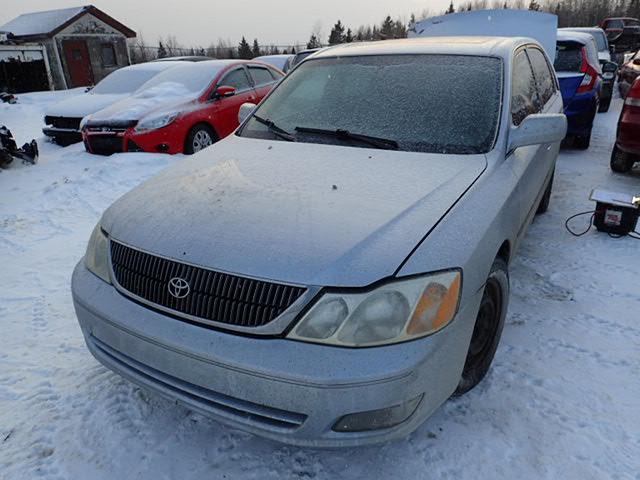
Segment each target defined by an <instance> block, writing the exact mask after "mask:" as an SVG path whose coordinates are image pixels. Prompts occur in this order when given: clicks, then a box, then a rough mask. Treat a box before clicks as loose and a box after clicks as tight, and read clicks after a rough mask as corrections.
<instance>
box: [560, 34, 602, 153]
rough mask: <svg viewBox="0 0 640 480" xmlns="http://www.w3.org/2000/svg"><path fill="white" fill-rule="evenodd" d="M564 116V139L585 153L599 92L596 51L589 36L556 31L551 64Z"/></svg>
mask: <svg viewBox="0 0 640 480" xmlns="http://www.w3.org/2000/svg"><path fill="white" fill-rule="evenodd" d="M554 66H555V69H556V73H557V75H558V80H559V82H560V91H561V92H562V100H563V101H564V113H565V115H566V116H567V121H568V130H567V137H571V138H573V140H574V142H573V144H574V146H575V147H577V148H579V149H583V150H586V149H587V148H589V143H590V142H591V129H592V128H593V120H594V118H595V116H596V113H597V112H598V107H599V103H600V90H601V89H602V80H601V75H602V74H601V70H600V64H599V61H598V50H597V46H596V45H595V42H594V40H593V37H592V36H591V35H589V34H586V33H579V32H565V31H561V32H558V41H557V46H556V60H555V62H554Z"/></svg>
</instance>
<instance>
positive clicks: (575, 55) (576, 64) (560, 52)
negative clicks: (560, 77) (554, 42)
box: [553, 42, 582, 72]
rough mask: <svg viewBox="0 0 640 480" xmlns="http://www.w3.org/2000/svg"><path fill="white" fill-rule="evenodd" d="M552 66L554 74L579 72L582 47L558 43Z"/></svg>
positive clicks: (576, 44) (575, 44)
mask: <svg viewBox="0 0 640 480" xmlns="http://www.w3.org/2000/svg"><path fill="white" fill-rule="evenodd" d="M553 66H554V67H555V69H556V72H580V70H581V69H582V45H580V44H579V43H574V42H566V43H563V42H558V46H557V47H556V60H555V62H553Z"/></svg>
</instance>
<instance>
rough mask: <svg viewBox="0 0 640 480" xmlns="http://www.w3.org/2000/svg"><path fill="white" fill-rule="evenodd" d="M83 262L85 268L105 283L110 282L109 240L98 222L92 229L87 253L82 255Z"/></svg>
mask: <svg viewBox="0 0 640 480" xmlns="http://www.w3.org/2000/svg"><path fill="white" fill-rule="evenodd" d="M84 264H85V265H86V266H87V269H88V270H89V271H90V272H92V273H93V274H95V275H96V276H98V277H100V278H101V279H102V280H104V281H105V282H107V283H111V278H110V275H109V241H108V240H107V237H106V235H105V234H104V233H102V228H101V227H100V224H98V225H96V228H94V229H93V233H92V234H91V238H90V239H89V245H87V253H85V255H84Z"/></svg>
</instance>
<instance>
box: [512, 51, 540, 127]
mask: <svg viewBox="0 0 640 480" xmlns="http://www.w3.org/2000/svg"><path fill="white" fill-rule="evenodd" d="M512 82H513V85H512V90H511V118H512V121H513V124H514V125H516V126H517V125H520V124H521V123H522V121H523V120H524V119H525V118H527V116H529V115H531V114H533V113H536V112H538V111H539V108H538V106H539V105H540V101H539V99H538V91H537V89H536V81H535V78H534V76H533V71H532V70H531V64H530V63H529V58H528V57H527V54H526V53H525V51H524V50H521V51H519V52H518V53H517V54H516V56H515V58H514V59H513V75H512Z"/></svg>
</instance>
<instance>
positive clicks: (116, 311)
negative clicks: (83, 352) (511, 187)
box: [72, 262, 481, 447]
mask: <svg viewBox="0 0 640 480" xmlns="http://www.w3.org/2000/svg"><path fill="white" fill-rule="evenodd" d="M72 291H73V299H74V305H75V309H76V314H77V316H78V321H79V323H80V326H81V328H82V332H83V334H84V336H85V340H86V342H87V346H88V347H89V350H90V351H91V352H92V354H93V355H94V356H95V357H96V359H98V360H99V361H100V362H101V363H102V364H104V365H105V366H106V367H108V368H110V369H111V370H113V371H115V372H117V373H119V374H121V375H122V376H124V377H126V378H128V379H129V380H131V381H132V382H134V383H137V384H138V385H140V386H142V387H144V388H146V389H149V390H153V391H155V392H157V393H159V394H161V395H163V396H165V397H167V398H170V399H172V400H175V401H178V402H180V403H182V404H184V405H186V406H187V407H189V408H191V409H193V410H195V411H198V412H200V413H203V414H205V415H207V416H210V417H213V418H216V419H217V420H219V421H221V422H223V423H225V424H228V425H230V426H232V427H236V428H239V429H242V430H245V431H248V432H251V433H254V434H258V435H261V436H263V437H267V438H270V439H273V440H277V441H281V442H285V443H290V444H295V445H304V446H313V447H341V446H358V445H365V444H371V443H378V442H384V441H388V440H393V439H396V438H400V437H404V436H406V435H408V434H409V433H410V432H412V431H413V430H415V429H416V428H417V427H418V426H419V425H420V424H421V423H422V422H423V421H424V420H425V419H426V418H427V417H428V416H429V415H431V413H432V412H433V411H434V410H435V409H436V408H438V406H440V405H441V404H442V403H443V402H444V401H445V400H446V399H447V398H448V397H449V396H450V395H451V393H452V392H453V391H454V390H455V388H456V386H457V384H458V380H459V378H460V375H461V372H462V368H463V365H464V360H465V357H466V352H467V348H468V345H469V339H470V337H471V333H472V331H473V326H474V322H475V316H476V311H477V308H478V304H479V301H480V295H481V292H480V294H476V295H474V296H473V297H472V300H471V301H468V302H467V305H466V306H465V307H463V308H461V309H460V311H459V313H458V315H457V316H456V318H455V319H454V321H453V322H452V323H451V324H450V325H449V326H448V327H447V328H445V329H444V330H443V331H441V332H439V333H437V334H435V335H432V336H430V337H427V338H423V339H420V340H416V341H412V342H407V343H402V344H397V345H390V346H385V347H375V348H363V349H348V348H336V347H329V346H323V345H316V344H310V343H302V342H295V341H290V340H286V339H282V338H248V337H244V336H240V335H234V334H230V333H224V332H219V331H215V330H210V329H207V328H203V327H200V326H196V325H192V324H189V323H185V322H182V321H180V320H177V319H175V318H171V317H168V316H165V315H162V314H160V313H158V312H156V311H153V310H151V309H148V308H145V307H143V306H141V305H139V304H137V303H135V302H133V301H131V300H129V299H128V298H126V297H124V296H123V295H121V294H120V293H118V292H117V291H116V290H115V288H113V287H112V286H111V285H108V284H107V283H105V282H103V281H102V280H100V279H98V278H97V277H96V276H94V275H93V274H91V273H90V272H89V271H88V270H87V269H86V268H85V266H84V263H83V262H80V263H79V264H78V266H77V267H76V269H75V271H74V274H73V280H72ZM420 395H423V397H422V400H421V401H420V403H419V405H418V407H417V408H416V410H415V412H414V413H413V415H412V416H410V417H409V418H408V419H407V420H406V421H405V422H403V423H401V424H399V425H397V426H395V427H391V428H387V429H383V430H373V431H365V432H348V433H343V432H335V431H333V430H332V426H333V425H334V424H335V422H336V421H337V420H338V419H339V418H341V417H342V416H344V415H347V414H350V413H356V412H364V411H370V410H377V409H380V408H387V407H392V406H395V405H399V404H402V403H404V402H406V401H408V400H411V399H413V398H415V397H417V396H420Z"/></svg>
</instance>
